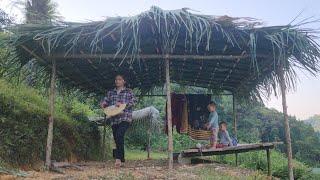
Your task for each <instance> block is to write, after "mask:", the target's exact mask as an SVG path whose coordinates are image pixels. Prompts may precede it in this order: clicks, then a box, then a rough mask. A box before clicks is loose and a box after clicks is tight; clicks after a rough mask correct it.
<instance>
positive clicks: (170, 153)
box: [165, 56, 173, 170]
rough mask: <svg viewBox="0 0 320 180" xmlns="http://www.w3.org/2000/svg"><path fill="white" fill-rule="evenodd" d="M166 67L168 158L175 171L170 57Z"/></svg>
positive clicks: (170, 167)
mask: <svg viewBox="0 0 320 180" xmlns="http://www.w3.org/2000/svg"><path fill="white" fill-rule="evenodd" d="M165 66H166V92H167V121H168V158H169V169H170V170H171V169H173V140H172V114H171V113H172V112H171V94H170V93H171V90H170V72H169V71H170V64H169V58H168V56H167V57H166V58H165Z"/></svg>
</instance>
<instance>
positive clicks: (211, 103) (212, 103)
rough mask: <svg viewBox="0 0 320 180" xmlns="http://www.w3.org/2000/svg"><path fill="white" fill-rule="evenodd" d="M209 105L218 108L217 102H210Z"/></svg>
mask: <svg viewBox="0 0 320 180" xmlns="http://www.w3.org/2000/svg"><path fill="white" fill-rule="evenodd" d="M209 105H210V106H217V104H216V102H214V101H210V103H209Z"/></svg>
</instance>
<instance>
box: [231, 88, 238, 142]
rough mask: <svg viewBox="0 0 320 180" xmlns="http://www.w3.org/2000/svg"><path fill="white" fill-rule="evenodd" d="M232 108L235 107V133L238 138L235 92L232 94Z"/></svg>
mask: <svg viewBox="0 0 320 180" xmlns="http://www.w3.org/2000/svg"><path fill="white" fill-rule="evenodd" d="M232 108H233V134H234V136H235V137H236V138H237V107H236V98H235V94H234V93H233V95H232Z"/></svg>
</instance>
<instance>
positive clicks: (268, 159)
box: [266, 149, 272, 177]
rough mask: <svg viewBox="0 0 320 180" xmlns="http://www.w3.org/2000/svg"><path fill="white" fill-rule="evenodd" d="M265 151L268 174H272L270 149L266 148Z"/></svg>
mask: <svg viewBox="0 0 320 180" xmlns="http://www.w3.org/2000/svg"><path fill="white" fill-rule="evenodd" d="M266 152H267V163H268V176H269V177H270V176H271V175H272V173H271V158H270V149H266Z"/></svg>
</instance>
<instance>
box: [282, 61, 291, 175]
mask: <svg viewBox="0 0 320 180" xmlns="http://www.w3.org/2000/svg"><path fill="white" fill-rule="evenodd" d="M280 87H281V95H282V108H283V115H284V128H285V133H286V144H287V156H288V173H289V179H290V180H293V179H294V178H293V165H292V148H291V136H290V125H289V119H288V112H287V108H288V107H287V99H286V84H285V80H284V71H283V66H280Z"/></svg>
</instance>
